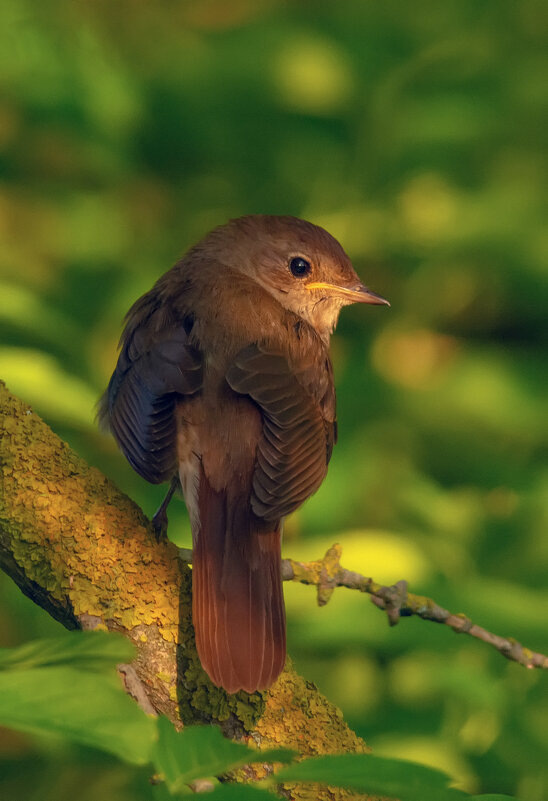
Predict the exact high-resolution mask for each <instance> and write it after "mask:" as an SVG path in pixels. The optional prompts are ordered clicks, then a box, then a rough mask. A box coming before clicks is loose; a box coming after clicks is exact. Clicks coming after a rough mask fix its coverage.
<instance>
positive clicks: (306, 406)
mask: <svg viewBox="0 0 548 801" xmlns="http://www.w3.org/2000/svg"><path fill="white" fill-rule="evenodd" d="M227 382H228V384H229V386H230V387H231V388H232V389H233V390H234V391H235V392H238V393H240V394H245V395H249V396H250V397H251V398H252V400H254V401H255V403H257V404H258V405H259V406H260V408H261V410H262V413H263V432H262V438H261V441H260V443H259V446H258V451H257V464H256V468H255V472H254V475H253V492H252V495H251V506H252V509H253V511H254V512H255V514H256V515H258V516H259V517H262V518H263V519H265V520H271V521H275V520H279V519H280V518H281V517H282V516H284V515H286V514H289V513H290V512H292V511H294V510H295V509H296V508H297V507H298V506H300V504H301V503H302V502H303V501H304V500H306V498H308V497H309V496H310V495H312V493H314V492H315V491H316V490H317V489H318V487H319V486H320V484H321V482H322V481H323V478H324V476H325V474H326V472H327V463H328V455H330V439H329V434H330V431H331V430H332V429H333V424H332V423H330V422H329V421H327V420H325V419H324V417H323V415H322V411H321V408H320V405H319V403H318V402H317V401H316V400H315V399H314V398H313V397H312V395H311V394H310V393H309V392H308V391H307V390H306V388H305V387H304V386H303V384H302V383H301V382H300V380H299V374H298V373H295V372H294V371H293V370H292V369H291V367H290V365H289V364H288V362H287V360H286V359H285V357H284V356H282V355H280V354H279V353H268V352H267V351H265V350H263V349H261V348H260V346H259V345H250V346H249V347H247V348H244V350H242V351H241V352H240V353H239V354H238V356H237V357H236V359H235V361H234V364H233V365H232V367H231V368H230V369H229V370H228V372H227Z"/></svg>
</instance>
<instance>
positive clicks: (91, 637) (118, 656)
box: [0, 631, 135, 672]
mask: <svg viewBox="0 0 548 801" xmlns="http://www.w3.org/2000/svg"><path fill="white" fill-rule="evenodd" d="M134 656H135V647H134V646H133V644H132V643H131V642H130V641H129V640H128V639H127V638H126V637H122V636H121V635H120V634H115V633H114V632H106V631H78V632H71V633H70V634H68V633H67V634H64V635H62V636H60V637H49V638H48V639H43V640H33V641H32V642H29V643H25V644H24V645H20V646H19V647H18V648H0V671H1V670H28V669H29V668H39V667H53V666H54V665H65V666H67V667H69V666H70V667H74V668H76V667H80V668H81V669H82V670H86V671H93V672H102V671H106V670H109V671H112V668H113V667H115V665H117V664H118V663H120V662H130V661H131V660H132V659H133V658H134Z"/></svg>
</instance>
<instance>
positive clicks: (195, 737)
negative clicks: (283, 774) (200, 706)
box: [153, 718, 296, 791]
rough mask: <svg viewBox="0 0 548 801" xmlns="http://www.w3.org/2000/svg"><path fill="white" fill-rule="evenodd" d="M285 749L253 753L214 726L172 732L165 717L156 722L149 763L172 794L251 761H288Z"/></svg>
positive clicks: (194, 727) (288, 752) (173, 730)
mask: <svg viewBox="0 0 548 801" xmlns="http://www.w3.org/2000/svg"><path fill="white" fill-rule="evenodd" d="M295 756H296V754H295V753H294V752H293V751H289V750H288V749H271V750H268V751H256V750H254V749H251V748H248V747H247V746H246V745H243V744H241V743H234V742H232V740H227V739H226V738H225V737H223V735H222V734H221V732H220V730H219V729H218V728H217V727H216V726H189V727H187V728H186V729H183V731H181V732H177V731H175V729H174V727H173V725H172V724H171V723H170V721H169V720H168V719H167V718H160V719H159V720H158V741H157V743H156V745H155V748H154V753H153V762H154V765H155V767H156V770H157V771H158V772H159V773H160V774H162V775H163V777H164V779H165V781H166V783H167V785H168V787H169V788H170V790H172V791H176V790H177V789H179V788H181V787H182V786H183V785H185V784H188V783H189V782H191V781H194V780H195V779H203V778H206V777H208V776H219V775H220V774H222V773H226V772H227V771H229V770H233V769H234V768H236V767H239V766H240V765H247V764H249V763H252V762H284V763H287V762H290V761H291V760H292V759H294V757H295Z"/></svg>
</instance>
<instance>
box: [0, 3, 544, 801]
mask: <svg viewBox="0 0 548 801" xmlns="http://www.w3.org/2000/svg"><path fill="white" fill-rule="evenodd" d="M547 34H548V6H547V5H546V3H545V1H544V0H520V2H516V1H514V0H485V1H484V2H481V3H478V2H476V1H475V0H446V2H444V3H440V2H438V1H436V0H430V2H415V3H408V2H405V0H400V2H391V1H390V0H384V2H373V0H370V1H369V2H368V1H367V0H361V2H358V0H340V2H338V3H332V2H330V3H326V2H322V1H321V0H316V1H315V2H305V0H301V1H299V0H295V1H294V2H290V3H287V2H281V1H279V0H233V1H232V2H230V1H228V2H227V1H225V2H223V0H187V1H186V2H175V1H173V2H167V0H161V2H155V3H144V2H137V0H116V1H114V0H94V2H93V3H87V2H74V0H67V1H66V2H62V0H58V1H57V2H52V1H51V0H42V2H41V3H34V2H32V0H0V176H1V183H0V377H2V378H3V379H4V380H5V381H6V383H7V384H8V386H9V387H10V388H11V390H12V391H14V392H15V393H18V394H19V395H20V396H21V397H23V398H24V399H25V400H27V401H28V402H30V403H31V404H32V405H33V406H34V408H35V409H36V411H37V412H38V413H40V414H41V415H42V416H43V417H44V418H45V419H46V420H47V421H48V422H49V423H50V425H51V426H52V427H53V429H54V430H55V431H56V432H58V433H59V435H60V436H62V437H63V438H64V439H66V440H67V441H68V442H69V443H70V444H71V445H72V446H73V447H74V448H75V449H76V450H77V451H78V452H79V453H80V454H81V455H82V456H84V457H85V458H86V459H87V460H89V462H90V463H92V464H94V465H96V466H98V467H99V468H100V469H102V470H103V471H104V472H105V473H106V474H107V475H109V476H111V477H112V478H113V479H114V480H115V481H116V482H117V483H118V484H119V486H121V487H122V488H123V489H124V490H125V491H126V492H128V493H129V494H130V495H131V496H132V497H134V498H135V499H136V500H137V501H138V502H139V503H140V504H141V505H142V506H143V508H144V509H145V511H146V512H147V513H149V514H152V512H153V510H154V509H155V507H156V505H157V504H158V502H159V499H160V497H161V495H162V491H163V490H162V488H159V487H150V486H147V485H146V484H145V482H144V481H142V480H141V479H140V478H138V477H137V476H136V475H135V474H134V473H132V471H131V469H130V468H129V467H128V465H127V464H126V463H125V461H124V460H123V458H122V457H121V456H120V454H119V453H118V452H117V450H116V447H115V445H114V443H113V441H112V440H111V439H110V438H108V437H106V436H104V435H102V434H100V433H98V431H97V429H96V426H95V422H94V414H95V411H94V404H95V402H96V399H97V397H98V396H99V394H100V393H101V391H102V390H103V388H104V386H105V385H106V383H107V381H108V378H109V375H110V372H111V370H112V368H113V366H114V364H115V358H116V344H117V339H118V336H119V334H120V331H121V325H122V318H123V315H124V313H125V312H126V311H127V309H128V308H129V306H130V304H131V303H132V302H133V300H135V299H136V298H137V297H138V296H139V295H140V294H141V293H143V292H144V291H146V290H147V289H148V288H149V287H150V286H151V285H152V283H153V282H154V280H155V279H156V278H157V277H158V276H159V275H160V274H161V273H162V272H164V271H165V270H166V269H167V268H168V267H170V266H171V265H172V264H173V263H174V261H175V260H176V259H177V258H178V257H179V256H180V255H181V254H182V253H183V252H184V251H185V250H186V249H187V248H188V247H189V246H190V245H191V244H193V243H194V242H195V241H196V240H197V239H199V238H200V237H201V236H202V235H203V234H204V233H205V232H207V231H208V230H209V229H210V228H211V227H213V226H215V225H217V224H219V223H222V222H224V221H225V220H227V219H228V218H230V217H235V216H239V215H241V214H246V213H254V212H255V213H256V212H262V213H283V214H295V215H298V216H302V217H305V218H307V219H310V220H312V221H314V222H316V223H319V224H321V225H324V226H325V227H326V228H328V230H329V231H330V232H332V233H333V234H334V235H335V236H337V237H338V238H339V239H340V240H341V242H342V243H343V245H344V247H345V248H346V250H347V251H348V252H349V254H350V255H351V257H352V258H353V260H354V263H355V266H356V269H357V271H358V272H359V274H360V275H361V277H362V278H363V279H364V280H365V281H366V283H367V284H368V285H369V286H371V287H372V288H373V289H375V290H376V291H377V292H379V293H380V294H382V295H384V296H385V297H388V298H389V299H390V301H391V303H392V308H391V309H384V308H380V309H379V308H351V309H348V310H345V311H344V313H343V315H342V319H341V322H340V325H339V329H338V332H337V334H336V337H335V340H334V343H333V357H334V363H335V372H336V380H337V387H338V403H339V407H338V408H339V421H340V429H339V430H340V440H339V444H338V446H337V448H336V449H335V453H334V456H333V460H332V463H331V467H330V472H329V476H328V479H327V480H326V482H325V483H324V485H323V487H322V488H321V490H320V491H319V492H318V493H317V495H316V496H315V497H314V498H313V499H312V500H310V501H309V502H308V503H307V504H306V505H305V507H304V508H303V509H302V510H301V511H300V512H299V513H297V514H296V515H294V516H293V517H292V518H291V519H290V520H288V521H287V525H286V545H285V552H286V554H288V555H291V556H296V557H298V558H317V557H319V556H321V555H322V553H323V552H324V550H325V548H326V547H327V546H328V545H330V544H331V543H332V542H334V541H339V542H341V543H342V544H343V546H344V553H343V564H345V565H346V566H347V567H349V568H352V569H355V570H358V571H360V572H362V573H365V574H366V575H373V576H374V577H375V578H376V579H377V580H382V581H385V582H389V583H392V582H394V581H396V580H398V579H400V578H402V577H405V578H407V579H408V580H409V581H410V584H411V589H413V590H415V591H417V592H420V593H424V594H427V595H432V596H433V597H435V598H436V599H437V600H438V602H439V603H441V604H442V605H443V606H445V607H447V608H450V609H451V610H453V611H455V612H456V611H463V612H466V613H467V614H469V615H470V616H472V617H473V618H474V620H475V621H476V622H478V623H479V624H481V625H483V626H485V627H487V628H489V629H491V630H493V631H495V632H497V633H500V634H503V635H512V636H514V637H516V638H517V639H519V640H520V641H523V642H524V643H525V644H527V645H529V646H530V647H532V648H534V649H538V650H541V651H543V652H544V653H546V652H547V651H548V625H547V617H548V581H547V578H546V577H547V573H548V532H547V528H548V526H547V524H548V468H547V464H548V462H547V460H546V450H547V444H548V414H547V412H546V393H547V389H548V387H547V384H548V375H547V371H546V347H547V339H548V338H547V328H548V326H547V315H546V310H547V306H548V281H547V277H548V227H547V222H546V221H547V214H546V211H547V204H546V200H547V197H546V195H547V191H546V187H547V185H548V159H547V156H548V148H547V131H548V88H547V87H548V48H547V43H548V35H547ZM175 505H176V506H177V509H173V511H172V515H171V516H170V521H171V529H170V534H171V536H172V538H176V539H177V541H178V542H180V543H185V544H188V542H189V531H188V521H187V518H186V513H185V510H184V507H183V504H182V503H177V504H175ZM286 597H287V606H288V628H289V652H290V654H291V655H292V656H293V658H294V660H295V663H296V666H297V668H298V669H299V671H300V672H302V673H303V674H304V675H305V676H306V677H307V678H309V679H311V680H313V681H314V682H316V683H317V685H318V686H319V687H320V689H321V690H322V691H323V692H325V693H326V694H327V696H328V697H329V698H330V699H332V700H333V701H334V702H336V703H337V704H338V705H340V707H341V708H342V710H343V712H344V715H345V717H346V719H347V721H348V722H349V724H350V725H351V726H352V727H353V728H355V730H356V731H357V732H358V733H359V734H361V735H362V736H363V737H364V738H365V739H366V740H367V742H368V743H370V744H371V745H372V747H373V748H374V749H375V751H376V753H378V754H385V755H394V756H400V757H409V758H413V759H416V760H420V761H424V762H426V763H428V764H433V765H436V766H439V767H442V768H444V769H446V770H448V771H449V772H451V773H452V775H454V777H455V778H456V780H457V781H458V782H459V786H461V787H462V788H464V789H467V790H470V791H472V790H473V791H476V792H506V793H512V794H514V793H515V794H516V795H519V797H520V798H521V799H522V801H543V799H546V798H548V684H547V682H548V679H547V676H546V674H541V673H540V672H533V671H526V670H524V669H523V668H520V667H518V666H517V665H514V664H510V663H508V662H506V661H505V660H504V659H503V658H502V657H500V656H499V655H498V654H496V653H494V652H493V653H491V652H490V651H489V649H488V648H487V647H486V646H484V645H482V644H480V643H478V642H475V641H471V640H469V639H467V638H466V637H464V636H462V637H457V636H455V635H454V634H452V633H451V632H450V631H449V630H446V629H445V628H443V627H438V626H434V625H432V624H428V623H424V622H421V621H418V620H415V619H409V620H404V621H402V623H401V625H399V626H398V627H397V628H395V629H393V630H389V629H388V626H387V623H386V620H385V619H384V617H383V616H382V614H381V613H379V612H378V611H377V610H375V609H374V607H373V606H372V605H371V604H369V603H368V602H367V599H366V598H364V597H359V596H358V595H357V594H356V593H350V592H346V591H342V590H341V591H339V592H337V593H335V597H334V598H333V600H332V602H331V603H330V604H329V605H328V606H327V607H326V608H324V609H321V610H320V609H317V608H316V606H315V598H314V593H313V592H312V590H311V589H310V588H305V587H302V586H291V587H287V586H286ZM0 609H1V612H0V645H4V646H6V645H14V644H17V643H20V642H24V641H26V640H28V639H31V638H33V637H36V636H43V635H44V634H48V633H52V634H53V633H55V632H57V624H55V623H54V622H53V621H51V620H50V619H49V618H48V617H47V615H46V614H45V613H43V612H42V611H41V610H39V609H37V608H35V607H34V606H33V604H32V603H31V602H30V601H28V600H27V599H25V598H23V597H22V596H21V595H20V594H19V592H18V590H17V588H16V587H15V585H12V584H11V582H10V581H9V580H8V579H7V578H5V577H3V578H1V580H0ZM2 784H3V786H4V788H5V791H6V795H5V797H6V798H7V797H10V798H12V799H16V801H17V799H23V798H25V799H35V798H36V799H38V798H39V799H40V801H46V800H47V799H55V801H64V799H67V801H68V799H72V798H74V796H75V795H78V797H79V799H80V800H81V801H87V799H90V800H91V799H96V798H97V797H102V798H105V799H107V801H110V799H121V800H122V801H125V799H128V801H129V799H141V798H143V799H144V798H148V797H149V792H150V791H149V788H148V784H147V774H146V771H136V770H133V769H131V768H128V767H126V766H123V765H121V764H118V763H117V762H115V760H114V759H111V758H109V757H106V756H103V755H101V754H100V753H99V752H95V751H92V750H91V749H89V750H86V749H84V748H77V747H75V746H67V745H65V744H64V743H61V742H58V741H54V740H49V739H45V738H44V739H38V738H31V737H26V736H22V735H15V734H13V733H11V732H8V731H5V730H3V731H0V787H1V786H2Z"/></svg>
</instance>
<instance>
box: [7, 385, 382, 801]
mask: <svg viewBox="0 0 548 801" xmlns="http://www.w3.org/2000/svg"><path fill="white" fill-rule="evenodd" d="M0 471H1V472H0V566H1V567H2V568H3V570H5V572H6V573H8V575H9V576H11V578H12V579H13V580H14V581H15V582H16V583H17V584H18V585H19V587H20V588H21V590H22V591H23V592H24V593H25V594H26V595H28V596H29V597H30V598H31V599H32V600H33V601H35V602H36V603H37V604H39V605H40V606H42V607H43V608H44V609H46V610H47V611H48V612H49V613H50V614H51V615H52V616H53V617H54V618H56V619H57V620H58V621H59V622H61V623H62V624H63V625H64V626H66V627H67V628H86V627H96V626H97V625H99V626H104V627H106V628H108V629H111V630H114V631H118V632H122V633H123V634H124V635H125V636H127V637H128V638H129V639H131V640H132V641H133V642H134V643H135V645H136V647H137V658H136V660H135V662H134V663H133V668H134V673H135V674H136V676H137V679H138V682H140V685H141V688H142V689H143V690H144V692H145V694H146V700H147V702H148V703H150V704H151V705H152V707H153V708H154V709H155V710H156V711H158V712H160V713H163V714H165V715H167V716H168V717H169V718H170V719H171V720H172V721H174V722H182V723H196V722H217V723H219V724H220V725H221V727H222V728H223V730H224V731H225V733H226V734H227V735H229V736H233V737H237V738H241V737H244V738H246V737H252V738H253V739H254V741H255V742H256V743H257V744H259V745H260V746H261V747H264V748H266V747H271V746H275V745H283V746H287V747H291V748H295V749H297V750H298V751H300V752H301V753H303V754H307V755H308V754H324V753H332V752H341V751H347V752H364V751H367V750H368V749H367V747H366V745H365V743H364V742H363V741H362V740H361V739H360V738H358V737H357V736H356V735H355V734H354V732H352V731H351V730H350V729H349V728H348V727H347V725H346V724H345V722H344V720H343V718H342V715H341V713H340V711H339V710H338V709H337V708H336V707H335V706H333V704H331V703H330V702H329V701H327V700H326V699H325V698H324V697H323V696H322V695H321V694H320V693H319V692H318V691H317V689H316V688H315V687H314V685H313V684H311V683H310V682H307V681H305V680H304V679H303V678H301V677H300V676H298V675H297V674H296V673H295V671H294V670H293V668H292V667H291V664H290V662H289V660H288V664H287V665H286V669H285V670H284V672H283V673H282V675H281V676H280V678H279V679H278V681H277V682H276V683H275V684H274V686H273V687H272V688H271V689H270V690H269V691H268V692H266V693H256V694H254V695H248V694H247V693H244V692H240V693H238V694H236V695H227V694H226V693H225V692H224V691H223V690H220V689H219V688H217V687H214V686H213V685H212V684H211V682H210V681H209V680H208V678H207V676H206V675H205V673H204V672H203V670H202V669H201V666H200V663H199V661H198V658H197V655H196V650H195V647H194V634H193V630H192V622H191V582H190V570H189V567H188V565H186V564H184V563H183V562H181V560H180V559H179V558H178V556H177V550H176V548H175V547H174V546H173V545H171V544H169V543H167V544H157V543H156V540H155V538H154V535H153V532H152V528H151V525H150V523H149V521H148V520H147V519H146V518H145V516H144V515H143V513H142V511H141V510H140V509H139V508H138V507H137V506H136V505H135V504H134V503H133V502H132V501H131V500H130V499H129V498H128V497H127V496H125V495H123V494H122V493H121V492H120V491H119V490H118V489H117V488H116V487H115V486H114V484H113V483H112V482H111V481H109V480H108V479H107V478H105V476H103V475H102V474H101V473H100V472H99V471H98V470H97V469H95V468H93V467H90V466H89V465H87V464H86V463H85V462H84V461H83V460H82V459H81V458H80V457H78V456H77V455H76V454H75V453H74V452H73V451H71V449H70V448H69V446H68V445H67V444H66V443H64V442H63V441H61V440H60V439H59V438H58V437H57V436H56V435H55V434H54V433H53V432H52V431H51V429H50V428H49V427H48V426H47V425H46V424H45V423H44V422H43V421H42V420H41V419H40V418H39V417H38V416H37V415H36V414H35V413H34V412H33V411H32V409H30V408H29V407H28V406H27V405H26V404H24V403H23V402H22V401H20V400H19V399H17V398H16V397H14V396H13V395H12V394H10V393H9V391H8V390H7V389H6V387H5V386H4V385H3V384H1V383H0ZM132 684H133V686H135V675H133V682H132ZM128 686H129V691H130V692H131V691H132V686H131V683H130V684H129V685H128ZM133 694H135V695H138V694H139V693H138V692H136V691H135V689H133ZM140 700H141V703H143V699H142V698H141V699H140ZM248 778H250V777H249V776H248ZM288 794H289V795H288V797H290V798H294V799H300V798H316V799H319V800H320V801H321V799H332V800H333V799H343V798H350V797H351V798H354V799H355V798H357V796H356V795H355V794H350V793H346V792H345V791H342V790H333V789H328V788H323V789H322V788H315V789H314V790H311V788H310V787H308V788H306V787H304V786H301V787H291V788H288ZM362 797H364V796H362Z"/></svg>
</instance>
